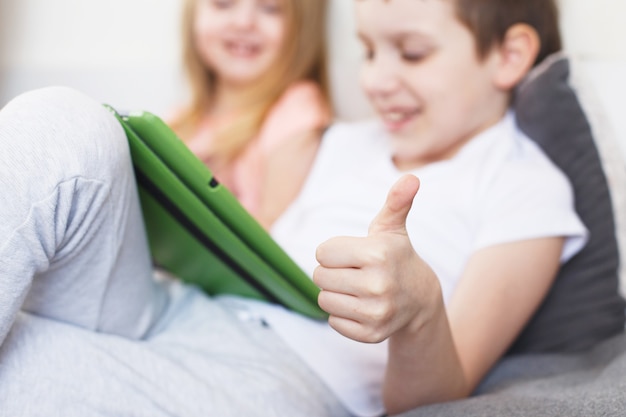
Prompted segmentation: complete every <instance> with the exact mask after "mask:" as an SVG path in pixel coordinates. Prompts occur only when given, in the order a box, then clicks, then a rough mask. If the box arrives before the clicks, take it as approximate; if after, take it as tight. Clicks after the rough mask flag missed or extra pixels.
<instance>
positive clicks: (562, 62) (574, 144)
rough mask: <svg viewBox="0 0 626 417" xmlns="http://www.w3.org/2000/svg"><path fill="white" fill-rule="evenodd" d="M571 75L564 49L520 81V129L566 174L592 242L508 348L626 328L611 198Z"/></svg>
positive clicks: (554, 346) (593, 339)
mask: <svg viewBox="0 0 626 417" xmlns="http://www.w3.org/2000/svg"><path fill="white" fill-rule="evenodd" d="M569 75H570V62H569V60H568V58H567V57H566V56H565V55H563V54H561V53H558V54H555V55H552V56H550V57H548V58H546V60H545V61H544V62H542V63H541V64H540V65H539V66H537V67H536V68H535V69H533V71H531V73H529V75H528V77H527V78H526V80H525V81H524V82H523V83H521V84H520V86H519V88H518V89H517V91H516V94H515V97H514V101H513V107H514V110H515V114H516V118H517V123H518V125H519V127H520V129H521V130H522V131H523V132H524V133H525V134H526V135H528V136H529V137H530V138H531V139H533V140H534V141H535V142H537V144H538V145H539V146H540V147H541V148H542V149H543V150H544V152H545V153H546V154H547V155H548V157H550V158H551V159H552V161H553V162H554V163H555V164H556V165H557V166H558V167H559V168H560V169H561V170H562V171H563V172H564V173H565V174H566V175H567V177H568V178H569V180H570V182H571V184H572V187H573V190H574V198H575V205H576V211H577V213H578V215H579V216H580V218H581V220H582V221H583V223H584V224H585V225H586V226H587V228H588V230H589V236H590V237H589V242H588V244H587V245H586V246H585V247H584V248H583V250H582V251H581V252H580V253H578V254H577V255H576V256H575V257H573V258H572V259H571V260H569V261H568V262H567V263H566V264H564V265H563V266H562V267H561V269H560V271H559V273H558V276H557V278H556V281H555V283H554V285H553V287H552V289H551V290H550V292H549V293H548V295H547V297H546V299H545V300H544V302H543V304H542V305H541V306H540V308H539V310H538V311H537V313H536V314H535V316H534V317H533V318H532V319H531V321H530V322H529V324H528V325H527V326H526V328H525V329H524V330H523V332H522V333H521V335H520V336H519V338H518V339H517V340H516V341H515V343H514V344H513V346H512V347H511V349H510V351H509V353H534V352H572V351H578V350H582V349H587V348H590V347H591V346H593V345H595V344H596V343H598V342H599V341H601V340H604V339H607V338H609V337H611V336H613V335H616V334H618V333H621V332H623V331H624V322H625V317H624V315H625V308H626V307H625V306H626V304H625V302H624V299H623V298H622V297H621V296H620V295H619V291H618V288H619V259H620V257H619V250H618V242H617V238H616V234H615V225H616V222H615V217H614V211H613V201H612V199H611V194H610V191H609V184H608V182H607V177H606V175H605V172H604V169H603V165H602V161H601V158H600V154H599V151H598V148H597V147H596V142H595V140H594V132H593V131H592V128H591V125H590V122H589V120H588V118H587V116H586V114H585V112H584V111H583V108H582V106H581V104H580V102H579V99H578V97H577V94H576V91H575V90H574V89H573V88H572V87H571V85H570V83H569Z"/></svg>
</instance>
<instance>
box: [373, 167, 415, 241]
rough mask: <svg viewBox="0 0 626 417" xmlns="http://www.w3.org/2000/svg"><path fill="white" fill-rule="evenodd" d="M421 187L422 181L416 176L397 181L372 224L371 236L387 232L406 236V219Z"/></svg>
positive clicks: (404, 177) (407, 176)
mask: <svg viewBox="0 0 626 417" xmlns="http://www.w3.org/2000/svg"><path fill="white" fill-rule="evenodd" d="M419 187H420V181H419V179H417V177H416V176H414V175H410V174H407V175H404V176H403V177H402V178H400V179H399V180H398V181H396V183H395V184H394V185H392V186H391V189H390V190H389V193H388V194H387V200H386V201H385V204H384V205H383V208H382V209H381V210H380V211H379V212H378V214H377V215H376V217H375V218H374V220H372V223H370V227H369V235H373V234H376V233H385V232H386V233H405V234H406V218H407V216H408V214H409V211H410V210H411V206H412V204H413V199H414V198H415V195H416V194H417V190H418V189H419Z"/></svg>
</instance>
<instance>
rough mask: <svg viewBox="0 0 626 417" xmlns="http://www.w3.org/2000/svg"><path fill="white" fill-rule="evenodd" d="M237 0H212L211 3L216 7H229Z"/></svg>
mask: <svg viewBox="0 0 626 417" xmlns="http://www.w3.org/2000/svg"><path fill="white" fill-rule="evenodd" d="M234 3H235V0H211V4H212V5H213V7H215V8H216V9H228V8H230V7H231V6H233V5H234Z"/></svg>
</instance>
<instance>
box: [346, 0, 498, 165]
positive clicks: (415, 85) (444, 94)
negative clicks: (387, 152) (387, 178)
mask: <svg viewBox="0 0 626 417" xmlns="http://www.w3.org/2000/svg"><path fill="white" fill-rule="evenodd" d="M355 4H356V16H357V28H358V34H359V38H360V39H361V41H362V44H363V46H364V48H365V54H366V57H365V62H364V63H363V68H362V73H361V84H362V87H363V89H364V91H365V93H366V94H367V96H368V97H369V99H370V101H371V103H372V105H373V107H374V108H375V109H376V111H377V112H378V114H379V115H380V117H381V119H382V120H383V122H384V124H385V126H386V127H387V129H388V131H389V132H390V133H391V137H392V138H393V146H394V152H395V156H394V162H395V164H396V166H397V167H398V168H399V169H401V170H407V169H412V168H417V167H420V166H422V165H425V164H427V163H431V162H436V161H440V160H444V159H448V158H450V157H452V156H453V155H454V154H456V152H457V151H458V150H459V149H460V148H461V147H462V146H463V145H464V144H465V143H466V142H467V141H468V140H470V139H471V138H472V137H473V136H475V135H476V134H478V133H480V132H481V131H483V130H485V129H487V128H488V127H490V126H492V125H494V124H495V123H497V122H498V121H499V120H500V118H501V117H502V116H503V115H504V113H505V112H506V109H507V107H508V100H509V91H506V90H502V89H500V88H498V87H497V85H496V83H494V77H495V75H496V73H497V71H498V68H499V67H498V63H499V59H500V57H499V55H498V52H497V50H496V49H494V51H493V52H491V53H489V54H488V55H487V56H486V57H485V58H484V59H479V58H478V55H477V52H476V44H475V41H474V38H473V36H472V34H471V32H470V31H469V29H467V27H466V26H464V25H463V24H461V23H460V22H459V21H458V20H457V18H456V15H455V9H454V1H453V0H356V1H355Z"/></svg>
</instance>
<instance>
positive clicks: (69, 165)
mask: <svg viewBox="0 0 626 417" xmlns="http://www.w3.org/2000/svg"><path fill="white" fill-rule="evenodd" d="M0 145H1V146H2V149H3V150H6V151H7V152H6V153H5V155H4V157H2V159H1V160H0V171H1V170H2V166H5V167H6V166H7V164H9V165H14V166H17V167H20V168H19V169H20V170H22V171H23V170H26V171H28V170H35V171H38V172H45V173H46V175H50V174H53V175H54V173H57V174H58V176H59V177H58V178H57V179H62V178H68V177H72V176H85V177H89V178H99V177H100V176H102V175H105V176H107V174H106V171H115V170H118V169H120V168H122V167H123V166H125V165H128V161H129V154H128V144H127V140H126V135H125V134H124V130H123V129H122V127H121V125H120V124H119V123H118V121H117V120H116V119H115V117H113V115H112V114H111V113H110V112H109V111H108V110H107V109H105V108H104V106H103V105H102V104H101V103H98V102H97V101H96V100H94V99H92V98H90V97H88V96H87V95H85V94H83V93H81V92H79V91H77V90H74V89H72V88H68V87H46V88H42V89H38V90H33V91H30V92H27V93H24V94H22V95H20V96H17V97H16V98H14V99H13V100H12V101H10V102H9V103H8V104H7V105H6V106H5V107H4V108H3V109H2V111H0Z"/></svg>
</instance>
